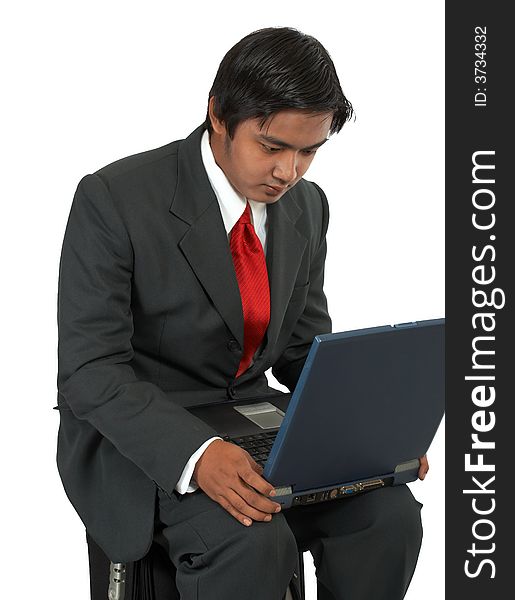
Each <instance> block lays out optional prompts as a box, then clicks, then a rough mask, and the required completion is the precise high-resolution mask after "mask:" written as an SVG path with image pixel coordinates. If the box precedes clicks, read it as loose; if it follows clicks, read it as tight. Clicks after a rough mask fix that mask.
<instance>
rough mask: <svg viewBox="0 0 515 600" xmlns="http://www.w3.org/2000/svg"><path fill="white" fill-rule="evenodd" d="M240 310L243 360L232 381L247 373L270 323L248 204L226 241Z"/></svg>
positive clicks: (262, 260)
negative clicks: (237, 288) (229, 248)
mask: <svg viewBox="0 0 515 600" xmlns="http://www.w3.org/2000/svg"><path fill="white" fill-rule="evenodd" d="M230 247H231V253H232V260H233V263H234V269H235V271H236V279H237V280H238V287H239V288H240V295H241V305H242V307H243V324H244V328H243V334H244V335H243V337H244V347H243V356H242V358H241V361H240V366H239V368H238V372H237V373H236V377H239V376H240V375H241V373H243V372H244V371H246V370H247V368H248V367H249V365H250V363H251V362H252V357H253V356H254V354H255V352H256V350H257V349H258V348H259V345H260V344H261V342H262V341H263V337H264V335H265V331H266V328H267V327H268V323H269V321H270V288H269V285H268V273H267V270H266V261H265V253H264V252H263V246H262V245H261V242H260V241H259V238H258V236H257V235H256V232H255V230H254V226H253V225H252V223H251V219H250V204H249V203H248V202H247V206H246V207H245V210H244V211H243V214H242V215H241V217H240V218H239V219H238V222H237V223H236V225H234V227H233V228H232V230H231V241H230Z"/></svg>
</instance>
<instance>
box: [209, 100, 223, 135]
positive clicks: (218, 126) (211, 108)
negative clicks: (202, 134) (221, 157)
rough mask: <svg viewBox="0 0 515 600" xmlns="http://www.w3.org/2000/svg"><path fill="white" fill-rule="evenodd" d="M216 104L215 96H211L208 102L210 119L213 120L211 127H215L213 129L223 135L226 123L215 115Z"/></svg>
mask: <svg viewBox="0 0 515 600" xmlns="http://www.w3.org/2000/svg"><path fill="white" fill-rule="evenodd" d="M214 106H215V97H214V96H211V98H209V104H208V110H209V120H210V121H211V127H212V128H213V131H214V132H215V133H217V134H218V135H222V134H224V133H225V123H224V122H223V121H221V120H220V119H219V118H218V117H217V116H216V115H215V111H214Z"/></svg>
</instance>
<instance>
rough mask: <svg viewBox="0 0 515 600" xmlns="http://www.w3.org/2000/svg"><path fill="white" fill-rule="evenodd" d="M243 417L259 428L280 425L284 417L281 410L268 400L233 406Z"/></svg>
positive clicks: (270, 427)
mask: <svg viewBox="0 0 515 600" xmlns="http://www.w3.org/2000/svg"><path fill="white" fill-rule="evenodd" d="M233 408H234V410H237V411H238V412H239V413H240V414H242V415H243V416H244V417H246V418H247V419H249V420H250V421H252V422H253V423H255V424H256V425H258V426H259V427H261V429H277V428H278V427H280V426H281V423H282V421H283V418H284V413H283V411H282V410H280V409H279V408H277V406H274V405H273V404H270V402H259V403H258V404H244V405H241V406H234V407H233Z"/></svg>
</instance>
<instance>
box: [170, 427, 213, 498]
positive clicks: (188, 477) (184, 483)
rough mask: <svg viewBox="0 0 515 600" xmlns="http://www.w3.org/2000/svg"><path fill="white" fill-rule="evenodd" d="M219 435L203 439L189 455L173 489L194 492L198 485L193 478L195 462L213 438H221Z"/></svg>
mask: <svg viewBox="0 0 515 600" xmlns="http://www.w3.org/2000/svg"><path fill="white" fill-rule="evenodd" d="M221 439H222V438H221V437H212V438H210V439H209V440H207V441H205V442H204V443H203V444H202V446H200V448H199V449H198V450H197V451H196V452H195V453H193V454H192V455H191V457H190V459H189V460H188V462H187V463H186V466H185V467H184V469H183V471H182V474H181V476H180V477H179V481H178V482H177V485H176V486H175V489H176V490H177V491H178V492H179V494H190V493H191V492H195V491H196V490H198V485H197V483H196V482H195V481H193V480H192V478H193V471H194V470H195V465H196V464H197V461H198V459H199V458H200V457H201V456H202V454H204V450H205V449H206V448H207V447H208V446H209V444H210V443H211V442H214V441H215V440H221Z"/></svg>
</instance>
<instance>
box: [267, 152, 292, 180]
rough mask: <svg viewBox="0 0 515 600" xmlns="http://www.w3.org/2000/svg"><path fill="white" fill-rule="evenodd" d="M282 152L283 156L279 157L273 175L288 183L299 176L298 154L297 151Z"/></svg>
mask: <svg viewBox="0 0 515 600" xmlns="http://www.w3.org/2000/svg"><path fill="white" fill-rule="evenodd" d="M282 154H283V156H281V157H277V162H276V164H275V167H274V171H273V176H274V177H275V178H276V179H279V180H280V181H281V182H282V183H283V184H284V185H286V184H288V183H291V182H292V181H294V180H295V179H296V177H297V166H298V165H297V155H296V153H295V152H292V153H286V152H284V153H282Z"/></svg>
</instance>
